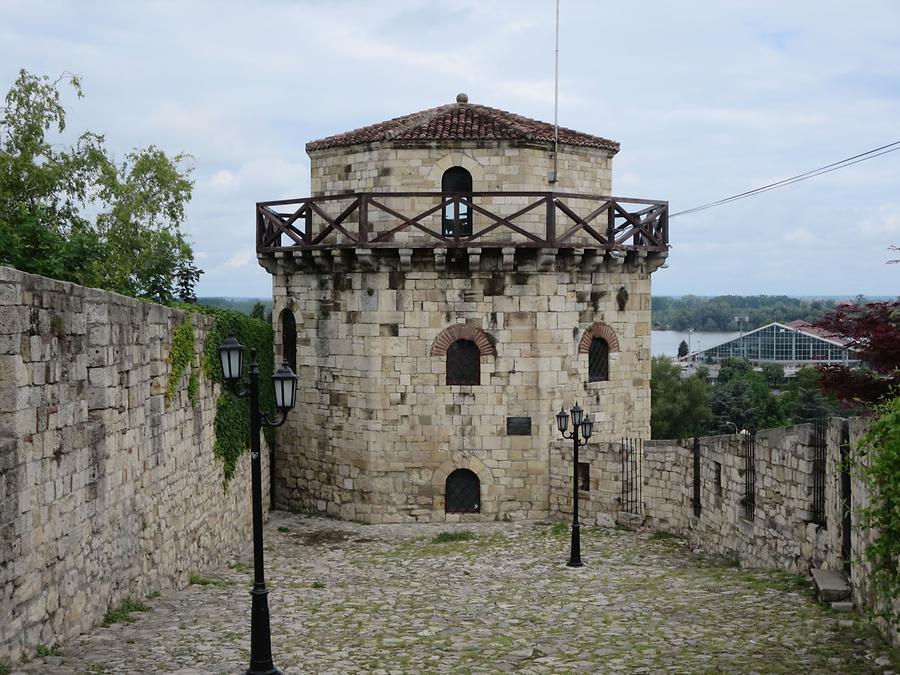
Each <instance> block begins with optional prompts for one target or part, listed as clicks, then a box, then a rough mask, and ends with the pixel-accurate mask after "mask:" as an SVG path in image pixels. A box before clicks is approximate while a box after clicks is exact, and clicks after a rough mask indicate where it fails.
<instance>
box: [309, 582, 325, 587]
mask: <svg viewBox="0 0 900 675" xmlns="http://www.w3.org/2000/svg"><path fill="white" fill-rule="evenodd" d="M309 587H310V588H325V582H324V581H314V582H312V583H311V584H310V585H309Z"/></svg>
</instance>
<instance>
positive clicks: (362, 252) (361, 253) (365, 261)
mask: <svg viewBox="0 0 900 675" xmlns="http://www.w3.org/2000/svg"><path fill="white" fill-rule="evenodd" d="M356 263H357V264H358V265H359V267H360V269H363V270H367V271H371V270H373V269H375V259H374V258H373V257H372V249H370V248H358V249H356Z"/></svg>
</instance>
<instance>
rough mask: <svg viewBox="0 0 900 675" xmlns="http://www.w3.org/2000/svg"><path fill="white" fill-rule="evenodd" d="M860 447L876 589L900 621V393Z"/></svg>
mask: <svg viewBox="0 0 900 675" xmlns="http://www.w3.org/2000/svg"><path fill="white" fill-rule="evenodd" d="M876 414H877V417H876V418H875V419H874V420H873V421H872V423H871V425H870V426H869V429H868V431H867V432H866V434H865V436H863V438H862V440H861V442H860V446H859V457H858V460H859V461H858V462H857V464H856V466H857V467H858V470H859V472H860V474H861V477H862V479H863V480H864V481H865V482H866V484H867V485H868V487H869V493H870V495H869V497H870V501H869V506H868V507H866V508H865V509H863V511H862V514H861V515H862V520H863V524H864V525H865V526H866V527H869V528H872V530H873V531H874V532H875V538H874V540H873V541H872V543H871V544H870V545H869V546H868V547H866V558H867V559H868V560H869V561H870V562H871V563H872V571H873V574H872V579H873V582H874V587H875V589H876V590H877V591H878V592H879V594H880V595H881V597H882V598H884V599H885V601H886V602H885V604H884V611H883V612H882V614H883V616H885V617H886V618H888V619H889V620H891V621H892V622H894V623H895V625H897V624H898V623H900V621H898V619H900V617H898V615H897V612H896V610H895V606H894V602H896V600H897V598H900V480H898V476H900V396H894V397H893V398H892V399H890V400H888V401H886V402H885V403H883V404H881V405H879V406H878V407H877V408H876Z"/></svg>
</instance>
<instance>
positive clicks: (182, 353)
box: [166, 314, 200, 405]
mask: <svg viewBox="0 0 900 675" xmlns="http://www.w3.org/2000/svg"><path fill="white" fill-rule="evenodd" d="M168 361H169V381H168V383H167V384H166V404H167V405H168V404H169V403H171V402H172V399H173V398H174V397H175V392H176V391H178V383H179V382H180V381H181V376H182V375H183V374H184V371H185V369H188V368H190V376H189V377H188V399H190V401H191V403H192V404H193V405H196V404H197V390H198V389H199V385H200V382H199V379H198V377H197V372H196V371H195V370H194V324H193V322H192V321H191V316H190V314H188V316H187V318H186V319H185V320H184V321H183V322H182V323H180V324H178V325H177V326H175V333H174V335H173V336H172V349H171V351H169V359H168Z"/></svg>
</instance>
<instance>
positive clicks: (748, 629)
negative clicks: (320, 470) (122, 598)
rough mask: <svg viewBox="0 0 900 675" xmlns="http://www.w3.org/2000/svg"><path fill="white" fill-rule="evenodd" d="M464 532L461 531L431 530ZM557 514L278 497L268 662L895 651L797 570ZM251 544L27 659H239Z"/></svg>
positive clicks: (231, 666)
mask: <svg viewBox="0 0 900 675" xmlns="http://www.w3.org/2000/svg"><path fill="white" fill-rule="evenodd" d="M448 530H457V531H459V530H468V531H470V532H471V533H472V534H473V535H474V536H473V538H472V539H470V540H468V541H457V542H450V543H436V542H434V541H433V538H434V537H435V535H437V534H439V533H441V532H445V531H448ZM582 538H583V544H582V545H583V551H582V552H583V558H584V561H585V564H586V566H585V567H583V568H581V569H579V570H571V569H569V568H566V567H565V566H564V565H563V563H564V562H565V560H566V559H567V557H568V531H567V528H566V527H565V526H557V527H551V526H550V525H548V524H536V523H503V522H496V523H479V524H462V525H459V524H457V525H372V526H366V525H358V524H354V523H346V522H340V521H334V520H326V519H320V518H312V517H308V516H302V515H294V514H288V513H282V512H276V513H274V514H273V515H272V518H271V520H270V521H269V523H268V524H267V526H266V544H267V549H268V553H267V572H268V574H267V580H268V582H269V588H270V591H271V593H270V596H269V598H270V605H271V613H272V646H273V652H274V656H275V662H276V664H277V665H278V666H279V667H281V668H282V669H283V670H284V671H285V672H286V673H293V674H299V673H341V674H343V673H360V672H362V673H370V672H375V673H387V672H392V673H398V672H402V673H445V672H446V673H457V672H467V673H468V672H472V673H496V672H506V671H516V672H522V673H551V672H554V673H560V672H567V673H568V672H586V673H606V672H623V673H650V672H652V673H657V672H679V673H684V672H689V673H706V672H727V673H749V672H766V673H876V672H877V673H881V672H885V671H893V672H897V671H898V670H900V660H898V658H897V654H896V653H895V652H893V651H892V650H891V649H890V647H888V646H887V645H886V644H885V643H884V642H883V641H882V639H881V638H880V636H879V635H878V634H877V632H876V631H875V630H874V629H873V628H872V627H871V626H868V625H866V624H865V622H864V621H863V620H862V619H861V618H859V617H858V616H855V615H852V614H836V613H833V612H831V611H829V610H826V609H824V608H823V607H822V606H820V605H817V604H815V603H814V602H813V598H812V590H811V584H810V583H809V582H808V580H806V579H805V578H804V577H797V576H795V575H790V574H786V573H783V572H773V571H765V570H755V571H751V570H741V569H738V568H735V567H731V566H728V565H727V564H724V563H722V562H717V561H713V560H710V559H703V558H702V557H701V556H698V555H693V554H692V553H691V552H690V551H688V550H687V549H686V548H685V547H684V546H682V545H681V544H679V543H678V542H677V541H676V540H669V539H660V538H656V539H653V538H650V536H649V535H647V534H635V533H632V532H626V531H619V530H614V529H597V528H585V529H584V530H583V534H582ZM250 564H251V551H250V549H249V548H248V549H247V550H246V551H245V553H244V555H243V556H242V557H240V558H239V560H236V561H233V562H232V563H231V564H230V565H228V566H223V567H222V568H220V569H216V570H196V572H198V573H199V574H200V575H202V578H197V579H195V581H205V582H208V583H207V585H197V584H195V585H191V586H188V587H187V588H185V589H183V590H180V591H169V592H165V593H163V595H162V596H161V597H158V598H151V599H147V600H144V602H145V603H146V604H148V605H149V606H150V610H149V611H147V612H141V613H134V614H132V617H133V618H134V619H136V620H135V621H134V623H130V624H115V625H112V626H109V627H106V628H96V629H95V630H93V631H92V632H91V633H90V634H88V635H84V636H82V638H81V639H80V640H75V641H73V642H72V643H70V644H66V645H62V647H61V648H60V650H59V655H56V656H45V657H42V658H35V659H34V660H33V661H31V662H29V663H27V664H24V665H18V664H17V665H16V668H15V670H13V672H24V673H60V674H61V673H150V672H168V673H181V674H182V675H187V674H188V673H236V672H239V671H241V670H242V669H245V668H246V665H247V660H248V646H249V610H250V596H249V593H248V592H249V589H250V587H251V580H252V572H251V570H250Z"/></svg>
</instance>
